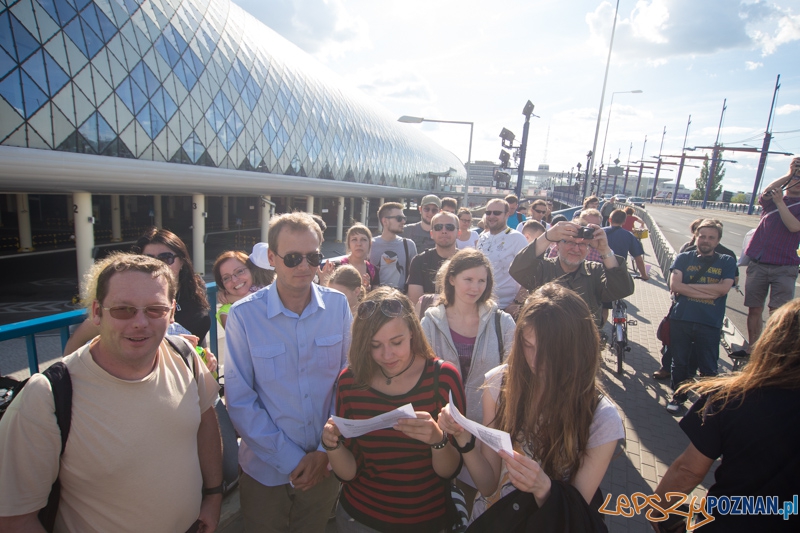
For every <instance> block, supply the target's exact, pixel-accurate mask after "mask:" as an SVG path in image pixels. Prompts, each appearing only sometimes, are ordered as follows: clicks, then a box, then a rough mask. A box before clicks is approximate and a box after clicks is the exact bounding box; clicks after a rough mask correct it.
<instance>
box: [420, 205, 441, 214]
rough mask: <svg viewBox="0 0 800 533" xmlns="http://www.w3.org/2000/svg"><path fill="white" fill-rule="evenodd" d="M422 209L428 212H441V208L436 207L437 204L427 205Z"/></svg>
mask: <svg viewBox="0 0 800 533" xmlns="http://www.w3.org/2000/svg"><path fill="white" fill-rule="evenodd" d="M422 210H423V211H425V212H426V213H430V212H434V213H438V212H439V208H438V207H436V206H426V207H423V208H422Z"/></svg>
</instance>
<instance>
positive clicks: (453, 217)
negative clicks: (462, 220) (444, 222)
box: [431, 211, 458, 231]
mask: <svg viewBox="0 0 800 533" xmlns="http://www.w3.org/2000/svg"><path fill="white" fill-rule="evenodd" d="M442 217H447V218H449V219H450V220H451V221H452V222H453V224H455V225H456V231H458V217H457V216H456V214H455V213H451V212H449V211H439V212H438V213H436V214H435V215H433V216H432V217H431V229H432V228H433V225H434V224H435V223H436V222H434V220H438V219H440V218H442Z"/></svg>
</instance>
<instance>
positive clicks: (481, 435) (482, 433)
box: [450, 391, 514, 456]
mask: <svg viewBox="0 0 800 533" xmlns="http://www.w3.org/2000/svg"><path fill="white" fill-rule="evenodd" d="M450 415H451V416H452V417H453V420H455V422H456V424H458V425H459V426H461V427H462V428H464V429H465V430H467V431H469V432H470V433H472V434H473V435H475V438H476V439H478V440H479V441H481V442H482V443H484V444H486V445H487V446H488V447H489V448H491V449H493V450H494V451H495V452H499V451H500V450H503V451H505V452H507V453H508V454H509V455H512V456H513V455H514V448H513V447H512V446H511V436H510V435H509V434H508V433H506V432H505V431H500V430H499V429H492V428H487V427H486V426H484V425H481V424H478V423H477V422H473V421H472V420H469V419H468V418H466V417H465V416H464V415H462V414H461V413H460V412H459V411H458V408H457V407H456V404H455V403H454V402H453V393H452V391H451V392H450Z"/></svg>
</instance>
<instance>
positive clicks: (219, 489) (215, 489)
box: [203, 484, 225, 496]
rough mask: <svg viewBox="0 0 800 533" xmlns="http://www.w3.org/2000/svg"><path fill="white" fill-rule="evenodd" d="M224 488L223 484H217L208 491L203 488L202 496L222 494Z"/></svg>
mask: <svg viewBox="0 0 800 533" xmlns="http://www.w3.org/2000/svg"><path fill="white" fill-rule="evenodd" d="M224 487H225V486H224V485H223V484H219V485H217V486H216V487H211V488H210V489H206V488H204V489H203V496H210V495H211V494H222V491H223V489H224Z"/></svg>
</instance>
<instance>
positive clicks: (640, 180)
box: [634, 135, 647, 196]
mask: <svg viewBox="0 0 800 533" xmlns="http://www.w3.org/2000/svg"><path fill="white" fill-rule="evenodd" d="M646 146H647V135H645V136H644V144H643V145H642V157H641V159H639V179H638V180H637V181H636V194H634V196H639V186H640V185H641V184H642V171H643V170H644V149H645V147H646Z"/></svg>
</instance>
